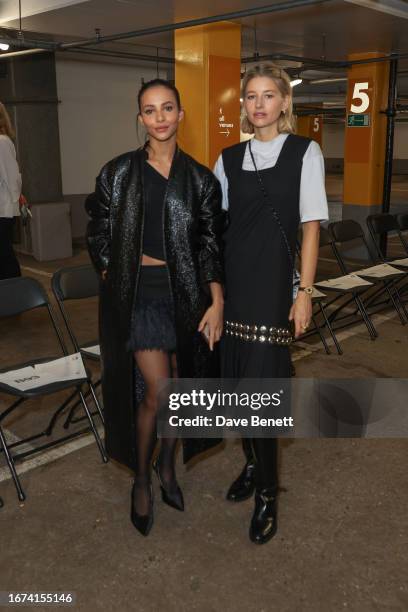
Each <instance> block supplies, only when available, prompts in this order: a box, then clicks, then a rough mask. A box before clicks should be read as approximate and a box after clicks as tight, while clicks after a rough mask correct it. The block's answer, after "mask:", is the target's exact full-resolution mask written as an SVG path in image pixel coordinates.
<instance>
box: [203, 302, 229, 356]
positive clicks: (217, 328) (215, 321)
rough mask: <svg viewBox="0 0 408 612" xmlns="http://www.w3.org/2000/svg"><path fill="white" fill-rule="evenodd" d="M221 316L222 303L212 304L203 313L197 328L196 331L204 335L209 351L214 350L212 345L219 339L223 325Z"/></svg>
mask: <svg viewBox="0 0 408 612" xmlns="http://www.w3.org/2000/svg"><path fill="white" fill-rule="evenodd" d="M223 314H224V305H223V304H222V303H217V302H213V304H212V305H211V306H210V307H209V308H207V310H206V311H205V313H204V316H203V318H202V319H201V321H200V324H199V326H198V331H199V332H202V334H203V335H204V337H205V339H206V341H207V342H208V345H209V347H210V350H211V351H212V350H213V349H214V344H215V343H216V342H218V341H219V340H220V338H221V334H222V328H223V324H224V320H223Z"/></svg>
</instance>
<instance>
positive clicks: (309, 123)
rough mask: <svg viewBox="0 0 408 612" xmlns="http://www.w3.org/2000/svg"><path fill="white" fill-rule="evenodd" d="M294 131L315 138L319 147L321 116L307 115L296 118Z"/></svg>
mask: <svg viewBox="0 0 408 612" xmlns="http://www.w3.org/2000/svg"><path fill="white" fill-rule="evenodd" d="M296 133H297V134H299V136H307V137H308V138H312V139H313V140H315V141H316V142H317V143H318V144H319V145H320V147H321V146H322V142H323V116H322V115H307V116H302V117H298V118H297V120H296Z"/></svg>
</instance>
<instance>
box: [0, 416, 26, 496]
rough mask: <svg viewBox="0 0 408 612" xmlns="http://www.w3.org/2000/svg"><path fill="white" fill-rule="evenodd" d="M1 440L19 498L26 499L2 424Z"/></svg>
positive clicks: (0, 430) (0, 429)
mask: <svg viewBox="0 0 408 612" xmlns="http://www.w3.org/2000/svg"><path fill="white" fill-rule="evenodd" d="M0 442H1V445H2V447H3V450H4V454H5V457H6V461H7V465H8V467H9V470H10V472H11V476H12V477H13V481H14V485H15V487H16V490H17V495H18V499H19V500H20V501H24V500H25V498H26V496H25V493H24V491H23V488H22V486H21V483H20V479H19V477H18V475H17V472H16V468H15V465H14V461H13V457H12V456H11V454H10V453H9V449H8V448H7V443H6V438H5V436H4V433H3V429H2V428H1V426H0Z"/></svg>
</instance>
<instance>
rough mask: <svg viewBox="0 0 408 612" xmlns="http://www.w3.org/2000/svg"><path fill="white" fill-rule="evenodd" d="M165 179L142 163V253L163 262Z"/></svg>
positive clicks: (146, 163) (147, 164)
mask: <svg viewBox="0 0 408 612" xmlns="http://www.w3.org/2000/svg"><path fill="white" fill-rule="evenodd" d="M166 187H167V179H166V178H165V177H164V176H163V175H162V174H160V172H158V171H157V170H156V169H155V168H153V166H151V165H150V164H149V163H148V162H147V161H145V163H144V195H145V216H144V229H143V253H144V254H145V255H149V256H150V257H154V258H155V259H161V260H162V261H164V260H165V256H164V246H163V205H164V196H165V193H166Z"/></svg>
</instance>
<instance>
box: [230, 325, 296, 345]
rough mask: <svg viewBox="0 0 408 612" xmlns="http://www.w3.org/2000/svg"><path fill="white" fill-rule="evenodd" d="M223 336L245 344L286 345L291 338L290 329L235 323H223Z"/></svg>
mask: <svg viewBox="0 0 408 612" xmlns="http://www.w3.org/2000/svg"><path fill="white" fill-rule="evenodd" d="M225 334H226V335H227V336H235V337H236V338H240V339H241V340H246V341H247V342H261V343H264V344H280V345H288V344H290V343H291V342H292V340H293V337H292V333H291V331H290V329H287V328H285V327H269V326H267V325H245V323H238V322H237V321H225Z"/></svg>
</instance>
